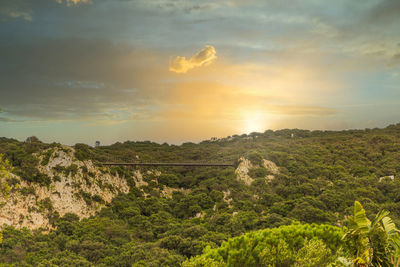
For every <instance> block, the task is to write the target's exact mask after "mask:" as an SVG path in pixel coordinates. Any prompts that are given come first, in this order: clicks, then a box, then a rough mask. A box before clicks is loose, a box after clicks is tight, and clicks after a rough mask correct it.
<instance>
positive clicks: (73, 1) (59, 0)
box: [57, 0, 92, 6]
mask: <svg viewBox="0 0 400 267" xmlns="http://www.w3.org/2000/svg"><path fill="white" fill-rule="evenodd" d="M63 2H65V3H66V5H67V6H72V5H78V4H80V3H83V4H85V3H91V2H92V0H64V1H63V0H57V3H59V4H62V3H63Z"/></svg>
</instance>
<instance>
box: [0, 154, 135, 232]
mask: <svg viewBox="0 0 400 267" xmlns="http://www.w3.org/2000/svg"><path fill="white" fill-rule="evenodd" d="M45 152H47V153H48V154H49V157H48V158H47V159H45V157H46V154H43V153H42V155H36V156H37V157H38V158H39V160H40V162H41V163H42V164H40V165H39V166H37V168H38V169H39V171H40V172H41V173H43V174H45V175H47V176H48V177H49V178H50V179H51V183H50V185H49V186H41V185H39V184H36V183H31V184H28V183H27V182H25V181H23V180H21V178H20V177H18V176H16V175H14V174H12V178H14V179H16V180H19V183H18V184H16V185H15V186H14V187H13V188H11V190H10V192H9V194H6V195H5V194H0V227H2V226H3V225H4V224H6V225H12V226H14V227H16V228H22V227H27V228H29V229H37V228H44V229H50V228H51V225H50V221H49V220H50V219H51V216H53V215H55V214H57V213H58V215H60V216H63V215H65V214H66V213H75V214H76V215H78V216H79V217H80V218H87V217H89V216H91V215H94V214H95V213H96V212H97V211H99V210H100V209H101V207H102V206H104V204H105V203H109V202H110V201H111V200H112V198H113V197H114V196H116V195H117V194H118V193H119V192H123V193H127V192H129V186H128V184H127V182H126V180H125V179H124V178H121V177H119V176H118V174H115V175H111V174H110V173H108V172H106V171H104V170H101V169H100V168H98V167H96V166H94V164H93V163H92V161H90V160H88V161H79V160H77V159H76V158H75V157H74V149H73V148H71V147H67V146H62V147H56V148H54V149H52V150H51V151H45ZM46 161H47V162H46ZM2 182H4V181H2Z"/></svg>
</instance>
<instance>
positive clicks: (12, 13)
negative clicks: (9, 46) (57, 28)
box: [0, 0, 32, 21]
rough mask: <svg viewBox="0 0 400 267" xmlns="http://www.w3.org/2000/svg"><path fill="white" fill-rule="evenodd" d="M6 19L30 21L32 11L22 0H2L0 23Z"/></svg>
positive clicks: (0, 3) (0, 4)
mask: <svg viewBox="0 0 400 267" xmlns="http://www.w3.org/2000/svg"><path fill="white" fill-rule="evenodd" d="M8 19H23V20H26V21H31V20H32V9H31V8H30V6H29V3H27V2H25V1H23V0H3V1H1V2H0V21H6V20H8Z"/></svg>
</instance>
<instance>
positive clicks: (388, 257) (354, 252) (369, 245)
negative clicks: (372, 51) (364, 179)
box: [343, 201, 400, 266]
mask: <svg viewBox="0 0 400 267" xmlns="http://www.w3.org/2000/svg"><path fill="white" fill-rule="evenodd" d="M388 215H389V212H388V211H386V210H381V211H380V212H379V213H378V214H377V215H376V216H375V218H374V219H373V220H372V221H370V220H369V219H368V218H367V216H366V213H365V210H364V208H363V207H362V205H361V204H360V202H358V201H355V203H354V216H352V217H349V218H348V228H349V229H348V231H347V232H346V233H345V235H344V236H343V239H344V241H345V242H346V243H347V245H348V247H349V252H350V255H351V257H352V258H353V262H354V264H355V265H356V266H393V265H394V263H395V262H397V265H396V266H398V262H399V251H400V237H399V230H398V229H397V228H396V226H395V224H394V223H393V221H392V219H391V218H390V217H389V216H388Z"/></svg>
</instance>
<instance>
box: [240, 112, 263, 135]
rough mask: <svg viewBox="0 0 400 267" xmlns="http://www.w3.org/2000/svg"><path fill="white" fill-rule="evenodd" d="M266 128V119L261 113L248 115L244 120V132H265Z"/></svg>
mask: <svg viewBox="0 0 400 267" xmlns="http://www.w3.org/2000/svg"><path fill="white" fill-rule="evenodd" d="M265 128H266V117H265V115H264V114H262V113H261V112H252V113H249V114H246V116H245V118H244V130H245V132H246V133H252V132H263V131H264V130H265Z"/></svg>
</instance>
